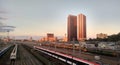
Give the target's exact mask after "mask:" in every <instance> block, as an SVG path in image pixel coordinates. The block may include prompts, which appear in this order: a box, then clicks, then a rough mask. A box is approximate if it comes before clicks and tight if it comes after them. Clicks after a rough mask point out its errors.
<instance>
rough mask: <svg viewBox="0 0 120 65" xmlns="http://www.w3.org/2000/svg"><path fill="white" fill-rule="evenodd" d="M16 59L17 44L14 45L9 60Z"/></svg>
mask: <svg viewBox="0 0 120 65" xmlns="http://www.w3.org/2000/svg"><path fill="white" fill-rule="evenodd" d="M16 57H17V44H16V45H15V47H14V49H13V51H12V52H11V55H10V59H11V60H15V59H16Z"/></svg>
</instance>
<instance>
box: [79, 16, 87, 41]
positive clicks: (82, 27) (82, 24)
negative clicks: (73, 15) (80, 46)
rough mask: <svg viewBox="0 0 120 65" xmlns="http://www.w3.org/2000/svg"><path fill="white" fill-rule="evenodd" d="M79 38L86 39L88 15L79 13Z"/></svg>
mask: <svg viewBox="0 0 120 65" xmlns="http://www.w3.org/2000/svg"><path fill="white" fill-rule="evenodd" d="M77 39H78V41H84V40H85V39H86V16H85V15H83V14H79V15H78V17H77Z"/></svg>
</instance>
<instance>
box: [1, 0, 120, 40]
mask: <svg viewBox="0 0 120 65" xmlns="http://www.w3.org/2000/svg"><path fill="white" fill-rule="evenodd" d="M0 11H5V13H0V16H2V17H5V18H7V20H0V21H1V22H3V23H4V24H7V25H12V26H15V27H16V28H15V31H14V32H11V33H10V35H11V36H24V35H30V36H45V35H46V33H48V32H50V33H54V34H55V35H56V36H64V34H65V33H67V16H68V15H69V14H73V15H78V14H80V13H83V14H84V15H86V18H87V21H86V22H87V37H88V38H89V37H92V38H94V37H96V34H97V33H106V34H108V35H111V34H117V33H118V32H120V0H0Z"/></svg>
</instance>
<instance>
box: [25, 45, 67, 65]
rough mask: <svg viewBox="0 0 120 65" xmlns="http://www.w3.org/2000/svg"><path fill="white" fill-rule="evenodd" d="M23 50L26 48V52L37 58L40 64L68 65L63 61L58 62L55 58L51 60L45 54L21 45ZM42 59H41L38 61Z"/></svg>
mask: <svg viewBox="0 0 120 65" xmlns="http://www.w3.org/2000/svg"><path fill="white" fill-rule="evenodd" d="M23 47H24V48H26V50H28V51H29V52H30V53H31V54H33V55H34V56H35V57H36V58H38V60H40V61H41V62H43V64H44V65H48V64H49V65H69V64H67V63H65V62H63V61H60V60H58V59H56V58H53V57H51V56H49V55H47V54H44V53H41V52H40V51H36V50H34V49H33V48H31V47H29V46H26V45H23ZM40 58H42V59H40ZM45 59H46V60H45ZM43 60H44V61H43Z"/></svg>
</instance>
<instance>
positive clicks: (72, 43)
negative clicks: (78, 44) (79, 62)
mask: <svg viewBox="0 0 120 65" xmlns="http://www.w3.org/2000/svg"><path fill="white" fill-rule="evenodd" d="M74 44H75V38H73V43H72V46H73V47H72V48H73V51H72V52H73V53H72V59H73V57H74V53H75V50H74V48H75V45H74ZM72 65H73V62H72Z"/></svg>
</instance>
